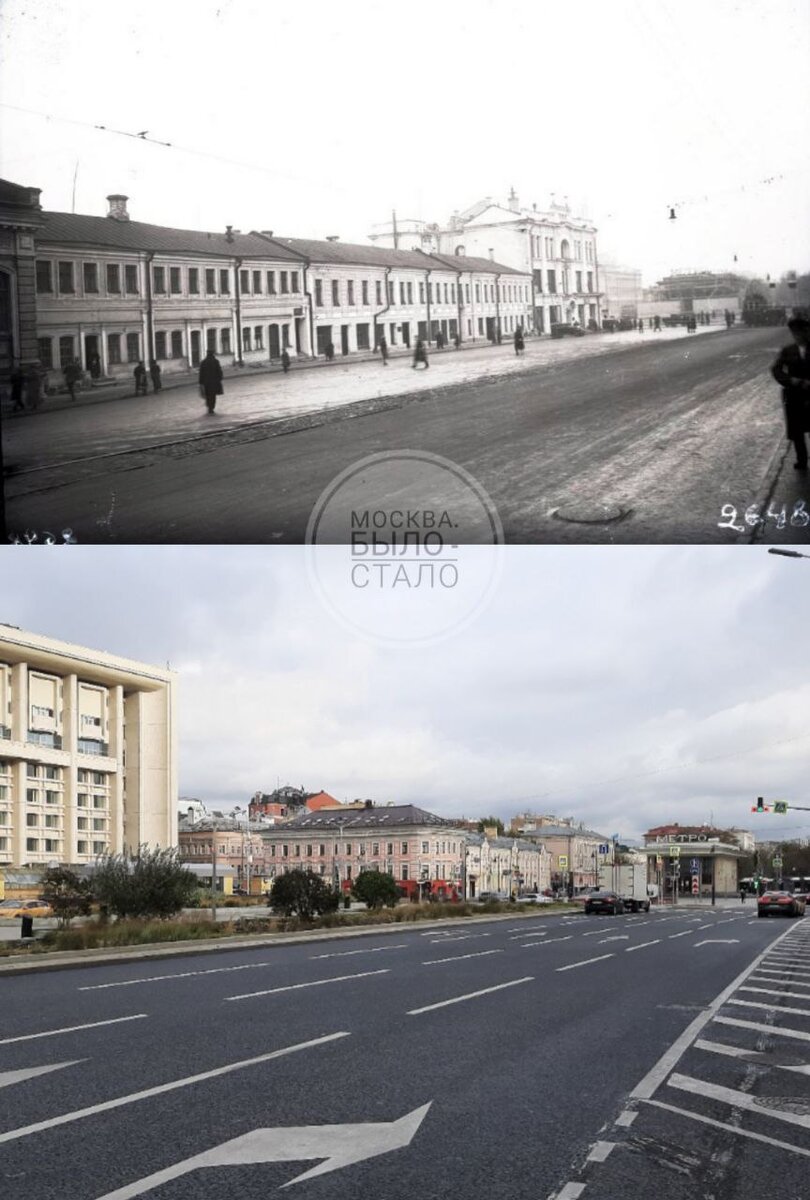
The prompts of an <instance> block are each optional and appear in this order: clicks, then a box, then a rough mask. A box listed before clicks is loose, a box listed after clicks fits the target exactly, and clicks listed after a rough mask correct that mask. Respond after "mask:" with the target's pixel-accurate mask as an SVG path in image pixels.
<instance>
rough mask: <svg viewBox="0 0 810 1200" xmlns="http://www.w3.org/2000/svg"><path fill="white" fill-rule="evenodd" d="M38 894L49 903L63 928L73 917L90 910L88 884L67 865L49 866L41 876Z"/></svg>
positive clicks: (90, 898)
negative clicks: (40, 886)
mask: <svg viewBox="0 0 810 1200" xmlns="http://www.w3.org/2000/svg"><path fill="white" fill-rule="evenodd" d="M40 895H41V896H42V899H43V900H45V901H46V903H48V904H50V906H51V908H52V909H53V911H54V915H55V916H56V917H57V919H58V921H59V925H60V926H61V927H62V928H63V929H67V927H68V925H69V924H70V922H71V921H72V919H73V918H74V917H86V916H87V915H88V913H89V912H90V906H91V901H92V897H91V895H90V884H89V883H88V882H87V880H86V879H80V878H79V876H78V875H77V874H76V872H75V871H71V870H69V869H68V867H49V868H48V870H47V871H46V872H45V874H44V875H43V876H42V888H41V892H40Z"/></svg>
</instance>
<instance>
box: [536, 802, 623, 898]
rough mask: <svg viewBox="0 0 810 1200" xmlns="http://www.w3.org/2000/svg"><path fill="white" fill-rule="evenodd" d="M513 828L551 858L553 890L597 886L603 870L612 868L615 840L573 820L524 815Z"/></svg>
mask: <svg viewBox="0 0 810 1200" xmlns="http://www.w3.org/2000/svg"><path fill="white" fill-rule="evenodd" d="M512 828H513V829H515V830H519V831H520V832H521V834H522V836H523V837H524V838H526V839H528V840H529V841H532V842H536V843H538V844H539V845H543V846H545V847H546V849H547V850H548V852H549V854H550V855H551V882H552V887H555V888H563V889H567V890H568V891H573V892H578V891H581V890H582V889H583V888H586V887H598V886H599V884H600V881H601V880H602V879H603V877H604V873H605V871H606V870H607V869H608V868H610V867H612V865H613V862H614V858H615V852H616V845H615V843H614V841H613V840H612V839H611V838H609V837H608V836H607V835H606V834H604V833H598V832H597V831H596V830H594V829H586V828H585V826H584V825H582V824H575V822H574V820H573V818H572V817H565V818H561V817H555V816H534V815H532V814H531V813H523V814H521V815H520V816H517V817H515V818H513V821H512Z"/></svg>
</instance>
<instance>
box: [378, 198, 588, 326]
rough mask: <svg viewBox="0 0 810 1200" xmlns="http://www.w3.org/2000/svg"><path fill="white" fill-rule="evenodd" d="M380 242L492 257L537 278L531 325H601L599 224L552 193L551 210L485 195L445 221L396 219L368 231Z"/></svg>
mask: <svg viewBox="0 0 810 1200" xmlns="http://www.w3.org/2000/svg"><path fill="white" fill-rule="evenodd" d="M369 240H370V241H372V243H373V244H374V245H378V246H389V247H395V248H397V249H420V250H423V251H425V252H427V253H430V254H444V255H456V254H459V255H472V256H480V257H483V258H487V257H491V258H494V259H495V260H496V261H497V262H500V263H506V264H508V265H509V266H510V267H512V268H513V269H514V270H517V271H519V272H520V273H521V274H522V275H527V276H528V277H529V279H530V280H531V308H532V312H533V320H532V322H531V324H529V323H528V321H527V323H526V325H525V328H526V329H534V330H535V331H536V332H537V333H548V332H549V330H550V328H551V325H552V324H567V325H571V324H574V323H576V324H578V325H581V326H583V327H587V326H588V324H589V322H590V321H595V322H596V323H597V324H600V323H601V310H600V301H601V294H600V293H601V288H600V279H599V258H598V253H597V229H596V226H595V225H593V223H592V222H590V221H588V220H586V219H585V218H584V217H580V216H577V215H576V214H574V213H572V211H571V207H570V205H569V204H568V201H567V199H564V200H562V201H558V200H557V199H556V197H554V196H552V199H551V203H550V204H549V205H548V206H547V207H546V209H545V210H542V211H541V210H540V209H538V207H537V205H536V204H535V205H533V206H532V208H530V209H529V208H524V207H521V205H520V201H519V199H518V196H517V195H516V194H515V190H514V188H513V189H512V191H511V193H510V195H509V199H508V200H507V202H506V203H505V204H504V203H501V202H499V201H497V200H494V199H493V198H492V197H491V196H487V197H486V198H485V199H483V200H479V201H478V202H477V203H476V204H473V205H472V206H471V207H470V208H467V209H465V210H464V211H461V212H459V211H456V212H454V213H453V215H452V217H451V218H450V220H449V221H447V222H446V223H445V224H443V225H439V224H431V223H429V222H426V221H414V220H408V221H403V222H396V224H395V223H394V222H393V221H392V222H391V223H389V224H382V225H377V226H375V227H374V229H372V231H371V233H370V234H369Z"/></svg>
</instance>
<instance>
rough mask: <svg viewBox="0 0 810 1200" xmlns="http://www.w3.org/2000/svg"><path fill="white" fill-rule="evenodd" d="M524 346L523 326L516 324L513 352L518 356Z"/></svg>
mask: <svg viewBox="0 0 810 1200" xmlns="http://www.w3.org/2000/svg"><path fill="white" fill-rule="evenodd" d="M524 348H525V343H524V341H523V326H522V325H518V327H517V329H516V330H515V354H516V355H517V356H518V358H519V357H520V355H521V354H522V353H523V351H524Z"/></svg>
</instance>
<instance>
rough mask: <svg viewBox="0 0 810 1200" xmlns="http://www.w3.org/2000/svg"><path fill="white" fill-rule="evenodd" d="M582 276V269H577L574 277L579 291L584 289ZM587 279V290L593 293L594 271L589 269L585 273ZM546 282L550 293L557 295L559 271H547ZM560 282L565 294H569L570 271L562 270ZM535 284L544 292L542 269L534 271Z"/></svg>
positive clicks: (539, 290)
mask: <svg viewBox="0 0 810 1200" xmlns="http://www.w3.org/2000/svg"><path fill="white" fill-rule="evenodd" d="M582 277H583V272H582V271H577V272H576V273H575V276H574V279H575V282H576V289H575V290H576V291H577V292H582V290H583V289H582ZM585 280H586V284H587V287H586V291H588V292H591V293H592V292H593V271H588V272H587V273H586V274H585ZM545 282H546V291H547V292H548V293H549V295H550V296H556V295H557V272H556V271H554V270H548V271H546V281H545ZM560 283H561V285H562V292H563V294H564V295H567V294H568V272H567V271H561V272H560ZM534 285H535V287H536V288H537V290H538V292H542V290H543V272H542V271H535V272H534Z"/></svg>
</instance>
